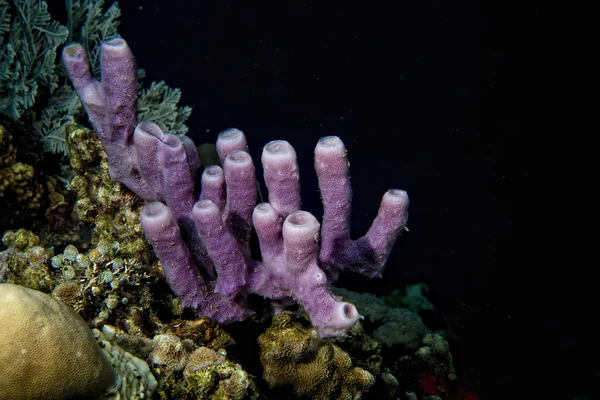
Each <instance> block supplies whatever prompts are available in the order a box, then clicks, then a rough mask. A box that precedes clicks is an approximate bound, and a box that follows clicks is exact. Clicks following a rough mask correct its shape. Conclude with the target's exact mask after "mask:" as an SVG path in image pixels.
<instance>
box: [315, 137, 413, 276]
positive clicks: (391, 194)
mask: <svg viewBox="0 0 600 400" xmlns="http://www.w3.org/2000/svg"><path fill="white" fill-rule="evenodd" d="M349 167H350V163H349V161H348V154H347V151H346V147H345V146H344V143H343V142H342V141H341V140H340V138H338V137H336V136H328V137H324V138H321V139H320V140H319V143H318V144H317V147H316V148H315V169H316V171H317V175H318V178H319V188H320V189H321V197H322V199H323V229H322V230H321V252H320V254H319V260H320V262H321V264H322V265H323V267H324V269H325V270H326V271H327V273H328V275H329V278H330V279H331V280H333V281H335V280H337V278H338V275H339V273H340V272H341V271H345V272H351V273H357V274H361V275H365V276H368V277H370V278H374V277H377V276H380V274H381V271H382V270H383V267H384V265H385V262H386V261H387V258H388V256H389V254H390V252H391V250H392V247H393V246H394V242H395V241H396V238H397V237H398V235H399V234H400V232H401V230H402V229H403V228H404V227H405V226H406V222H407V220H408V195H407V194H406V192H405V191H403V190H398V189H391V190H389V191H388V192H387V193H386V194H385V195H384V196H383V199H382V201H381V205H380V207H379V213H378V215H377V218H375V221H373V224H372V225H371V228H370V229H369V231H368V233H367V234H366V235H365V236H363V237H362V238H360V239H358V240H351V239H350V208H351V204H352V187H351V186H350V176H349V173H348V170H349Z"/></svg>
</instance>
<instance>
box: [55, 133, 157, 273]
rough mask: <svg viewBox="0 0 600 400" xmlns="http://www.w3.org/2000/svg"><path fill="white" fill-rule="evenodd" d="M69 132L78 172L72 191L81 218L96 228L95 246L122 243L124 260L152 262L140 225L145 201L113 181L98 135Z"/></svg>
mask: <svg viewBox="0 0 600 400" xmlns="http://www.w3.org/2000/svg"><path fill="white" fill-rule="evenodd" d="M67 131H68V132H67V133H68V135H67V137H68V143H69V152H70V154H71V166H72V167H73V171H74V172H75V177H74V178H73V179H72V180H71V183H70V184H69V190H71V191H73V192H74V193H75V194H76V195H77V202H76V203H75V211H76V212H77V215H78V216H79V219H80V220H81V221H82V222H84V223H89V224H93V225H94V231H93V237H92V243H93V244H94V245H96V244H99V243H101V242H105V243H109V244H111V243H119V254H120V256H121V257H123V258H132V259H136V260H138V261H139V262H148V261H150V260H151V259H152V258H153V253H152V250H151V249H150V245H149V244H148V242H147V241H146V239H145V237H144V233H143V231H142V228H141V226H140V223H139V215H140V211H141V207H142V206H143V201H142V199H140V198H139V197H138V196H136V195H134V194H133V193H131V192H130V191H129V190H128V189H127V188H126V187H125V186H123V185H121V184H120V183H117V182H113V181H111V179H110V175H109V173H108V161H107V159H106V153H105V152H104V149H103V148H102V144H101V143H100V140H98V138H97V137H96V136H94V135H93V134H91V133H90V132H89V131H88V130H86V129H84V128H81V127H78V126H74V125H72V126H70V127H69V128H68V130H67Z"/></svg>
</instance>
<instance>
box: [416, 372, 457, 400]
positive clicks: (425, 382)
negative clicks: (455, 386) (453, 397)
mask: <svg viewBox="0 0 600 400" xmlns="http://www.w3.org/2000/svg"><path fill="white" fill-rule="evenodd" d="M419 387H420V388H421V390H422V391H423V393H424V394H426V395H428V396H439V397H441V398H442V399H444V400H447V399H448V395H449V394H450V384H449V383H448V381H447V380H446V379H444V378H441V377H439V376H436V375H433V374H430V373H429V372H421V373H420V374H419Z"/></svg>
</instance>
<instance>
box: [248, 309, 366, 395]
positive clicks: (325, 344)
mask: <svg viewBox="0 0 600 400" xmlns="http://www.w3.org/2000/svg"><path fill="white" fill-rule="evenodd" d="M258 343H259V345H260V360H261V363H262V365H263V369H264V371H263V377H264V379H265V380H266V381H267V382H268V384H269V386H270V387H271V388H275V387H280V386H284V387H291V389H292V390H293V392H294V393H295V394H296V396H299V397H302V398H309V399H314V400H334V399H339V400H342V399H356V398H359V397H360V396H361V394H362V393H365V392H366V391H368V390H369V388H370V387H371V386H372V385H373V384H374V383H375V377H374V376H373V375H372V374H371V373H370V372H368V371H365V370H364V369H362V368H358V367H353V366H352V360H351V359H350V356H348V354H346V353H345V352H344V351H343V350H342V349H340V348H339V347H338V346H336V345H335V344H333V342H332V341H331V340H329V339H322V338H320V337H319V335H318V334H317V333H316V331H315V330H314V329H313V328H305V327H303V326H301V325H300V324H299V323H298V322H295V321H294V316H293V314H292V313H291V312H288V311H284V312H282V313H281V314H279V315H276V316H274V317H273V322H272V324H271V326H270V327H269V329H267V330H266V331H265V332H264V333H263V334H261V335H260V336H259V338H258Z"/></svg>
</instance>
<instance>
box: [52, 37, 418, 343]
mask: <svg viewBox="0 0 600 400" xmlns="http://www.w3.org/2000/svg"><path fill="white" fill-rule="evenodd" d="M63 61H64V63H65V65H66V67H67V70H68V72H69V76H70V78H71V81H72V82H73V85H74V87H75V89H76V90H77V93H78V95H79V97H80V98H81V101H82V103H83V105H84V107H85V109H86V111H87V113H88V115H89V119H90V121H91V123H92V125H93V126H94V128H95V130H96V132H97V134H98V137H99V138H100V140H101V142H102V144H103V146H104V149H105V151H106V154H107V158H108V164H109V173H110V176H111V178H112V179H113V180H115V181H118V182H121V183H123V184H125V185H126V186H127V187H128V188H129V189H131V190H132V191H133V192H134V193H136V194H137V195H138V196H140V197H141V198H142V199H144V200H145V202H146V204H145V206H144V209H143V211H142V215H141V225H142V228H143V230H144V232H145V235H146V238H147V239H148V241H149V242H150V243H151V244H152V246H153V247H154V251H155V252H156V254H157V256H158V258H159V259H160V261H161V264H162V267H163V269H164V272H165V276H166V278H167V280H168V282H169V284H170V286H171V288H172V290H173V291H174V292H175V294H176V295H178V296H180V298H181V300H182V303H183V304H184V305H185V306H187V307H191V308H192V309H194V310H195V311H196V312H197V313H198V314H199V315H202V316H208V317H210V318H213V319H214V320H216V321H217V322H219V323H230V322H234V321H239V320H243V319H245V318H246V317H248V316H249V315H251V314H252V313H253V310H252V308H251V307H250V306H249V301H248V300H249V296H250V295H253V294H256V295H260V296H262V297H264V298H267V299H270V300H273V301H276V302H280V303H281V304H290V302H291V301H295V302H297V303H299V304H301V305H302V306H303V308H304V309H305V310H306V312H307V313H308V315H309V316H310V319H311V322H312V324H313V326H314V327H315V329H316V331H317V332H318V334H319V335H320V336H321V337H330V336H342V335H345V334H346V333H347V332H348V331H349V330H350V328H352V326H353V325H354V324H355V322H356V321H357V320H358V319H359V318H360V315H359V313H358V311H357V310H356V308H355V307H354V306H353V305H352V304H350V303H347V302H343V301H339V300H338V299H337V297H336V296H334V295H333V294H332V292H331V290H330V285H331V283H332V282H333V281H335V280H337V278H338V276H339V274H340V273H354V274H361V275H363V276H365V277H368V278H373V277H377V276H379V275H380V274H381V271H382V269H383V267H384V265H385V262H386V260H387V258H388V256H389V253H390V251H391V249H392V247H393V245H394V243H395V241H396V239H397V237H398V235H399V234H400V232H401V231H402V229H403V228H404V226H405V225H406V221H407V218H408V196H407V194H406V192H404V191H402V190H398V189H391V190H389V191H388V192H387V193H385V195H384V196H383V199H382V201H381V205H380V208H379V213H378V215H377V217H376V218H375V220H374V221H373V223H372V225H371V227H370V228H369V230H368V232H367V233H366V235H365V236H363V237H361V238H360V239H358V240H351V238H350V225H349V218H350V208H351V198H352V191H351V186H350V178H349V175H348V173H349V172H348V169H349V165H348V158H347V153H346V148H345V146H344V144H343V142H342V141H341V140H340V139H339V138H338V137H334V136H330V137H324V138H322V139H321V140H319V142H318V143H317V146H316V148H315V169H316V172H317V175H318V180H319V188H320V190H321V196H322V199H323V209H324V215H323V223H322V225H321V224H320V223H319V222H318V221H317V219H316V218H315V217H314V216H313V215H312V214H310V213H308V212H306V211H302V210H301V209H300V182H299V172H298V164H297V160H296V152H295V150H294V148H293V147H292V146H291V145H290V144H289V143H288V142H286V141H282V140H279V141H273V142H270V143H269V144H267V145H266V146H265V147H264V149H263V153H262V164H263V170H264V179H265V183H266V186H267V189H268V191H269V201H268V202H267V203H261V204H258V205H257V204H256V203H257V189H256V188H257V186H256V177H255V168H254V163H253V160H252V158H251V156H250V155H249V153H248V146H247V142H246V138H245V136H244V134H243V133H242V132H241V131H240V130H237V129H229V130H226V131H224V132H222V133H221V134H219V137H218V140H217V144H216V147H217V152H218V154H219V158H220V161H221V164H222V165H223V168H221V167H218V166H208V167H206V168H205V169H204V171H203V173H202V178H201V192H200V197H199V198H196V197H195V194H194V193H195V176H196V173H197V171H199V168H200V167H201V165H200V161H199V158H198V154H197V151H196V147H195V146H194V143H193V142H192V141H191V140H190V139H189V138H187V137H185V136H183V137H177V136H174V135H171V134H167V133H164V132H163V131H162V130H161V129H160V128H159V127H158V125H156V124H154V123H151V122H141V123H140V124H137V116H136V99H137V81H136V72H135V60H134V58H133V54H132V52H131V50H130V49H129V47H128V45H127V43H126V42H125V40H123V39H122V38H116V39H113V40H111V41H108V42H105V43H104V44H103V45H102V50H101V66H102V77H101V81H97V80H96V79H95V78H94V77H93V76H92V73H91V72H90V68H89V63H88V59H87V55H86V53H85V51H84V48H83V47H82V46H81V45H79V44H71V45H69V46H67V47H65V49H64V51H63ZM252 229H254V230H255V232H256V234H257V236H258V239H259V243H260V251H261V255H262V260H261V261H257V260H254V259H252V258H251V256H250V253H251V252H250V245H249V239H250V233H251V231H252Z"/></svg>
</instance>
